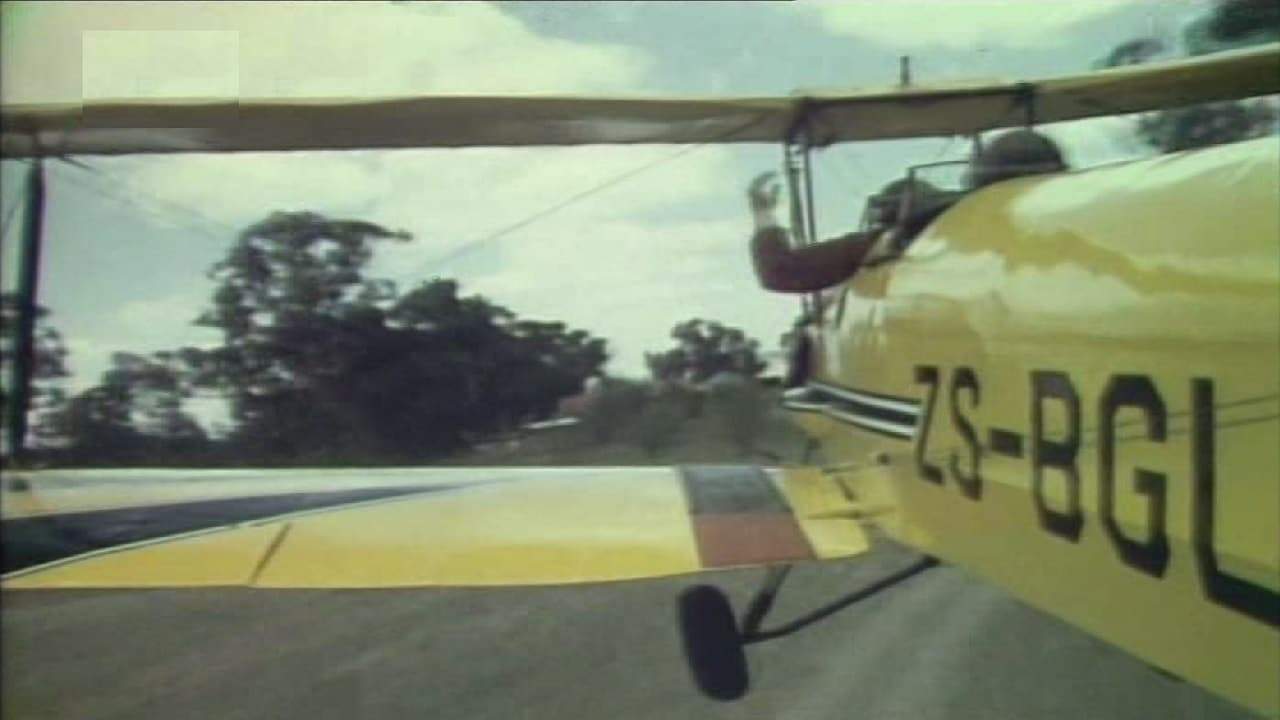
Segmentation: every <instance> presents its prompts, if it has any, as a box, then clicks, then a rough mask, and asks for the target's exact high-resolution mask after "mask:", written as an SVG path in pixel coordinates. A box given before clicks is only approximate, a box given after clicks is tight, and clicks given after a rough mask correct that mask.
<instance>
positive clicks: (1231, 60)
mask: <svg viewBox="0 0 1280 720" xmlns="http://www.w3.org/2000/svg"><path fill="white" fill-rule="evenodd" d="M1277 92H1280V43H1271V44H1268V45H1264V46H1259V47H1257V48H1251V49H1246V50H1239V51H1233V52H1224V53H1218V54H1214V55H1210V56H1203V57H1199V58H1193V59H1187V60H1179V61H1173V62H1167V63H1159V64H1150V65H1140V66H1129V67H1123V68H1114V69H1110V70H1104V71H1098V72H1092V73H1087V74H1081V75H1071V76H1062V77H1056V78H1048V79H1043V80H1038V81H1031V82H970V83H957V84H953V85H935V86H914V85H913V86H909V87H894V88H889V89H880V90H870V91H849V90H837V91H811V92H800V93H796V94H794V95H792V96H790V97H758V98H697V97H587V96H581V97H573V96H568V97H563V96H560V97H558V96H507V97H503V96H419V97H400V98H381V99H379V98H358V99H357V98H333V99H271V98H253V99H250V98H207V99H171V98H165V99H161V98H130V99H120V100H110V101H107V100H103V101H97V100H95V101H92V102H87V103H65V104H51V105H17V104H14V105H5V106H3V108H0V126H2V130H3V132H2V136H0V154H3V155H4V156H5V157H10V158H19V157H31V156H37V155H79V154H83V155H113V154H126V153H175V152H237V151H289V150H343V149H375V148H429V147H438V148H449V147H470V146H530V145H591V144H634V143H731V142H779V141H782V140H784V139H787V138H788V136H789V135H790V134H791V133H792V132H793V131H794V130H795V129H796V128H798V127H801V126H802V125H803V126H806V127H808V128H809V131H810V133H811V137H812V140H813V142H814V143H815V144H819V145H825V144H828V143H833V142H843V141H852V140H876V139H889V138H911V137H929V136H945V135H960V134H971V133H974V132H979V131H985V130H992V129H997V128H1002V127H1013V126H1018V125H1022V124H1025V123H1027V122H1028V121H1033V122H1036V123H1049V122H1058V121H1063V120H1074V119H1079V118H1086V117H1094V116H1099V115H1115V114H1122V113H1131V112H1141V111H1146V110H1152V109H1157V108H1165V107H1175V106H1181V105H1189V104H1195V103H1201V102H1212V101H1217V100H1226V99H1233V98H1242V97H1253V96H1258V95H1267V94H1274V93H1277Z"/></svg>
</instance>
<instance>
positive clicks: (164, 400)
mask: <svg viewBox="0 0 1280 720" xmlns="http://www.w3.org/2000/svg"><path fill="white" fill-rule="evenodd" d="M111 363H112V366H111V369H109V370H107V371H106V372H105V373H103V375H102V381H101V383H100V384H99V385H97V386H95V387H93V388H90V389H89V390H86V391H84V392H82V393H79V394H77V395H76V396H75V397H73V398H71V399H70V400H68V401H67V402H66V403H65V404H64V405H62V406H61V407H59V408H58V409H56V410H54V411H51V412H50V413H48V414H47V415H46V416H45V417H44V418H43V419H42V422H41V424H40V426H39V427H38V429H37V433H38V435H39V436H40V437H41V439H42V440H44V441H46V442H48V443H50V444H54V445H58V446H63V447H64V453H65V455H66V456H67V457H68V458H70V459H71V460H72V461H74V462H94V463H98V464H126V463H127V464H152V463H154V462H159V461H162V460H164V459H172V458H175V457H184V458H186V457H193V456H202V455H203V454H205V453H207V451H208V438H207V437H206V436H205V432H204V430H203V429H202V428H201V427H200V425H199V424H198V423H197V422H196V421H195V420H194V419H193V418H192V417H191V416H190V415H188V414H187V413H185V412H183V410H182V403H183V400H185V399H186V398H188V397H190V396H191V393H192V390H191V387H190V385H189V383H188V382H187V380H186V375H187V374H186V372H185V367H184V365H183V363H182V360H181V355H180V354H179V353H169V352H161V353H156V354H155V355H152V356H150V357H146V356H142V355H135V354H131V353H116V354H115V355H113V356H112V358H111Z"/></svg>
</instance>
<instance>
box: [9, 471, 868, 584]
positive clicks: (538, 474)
mask: <svg viewBox="0 0 1280 720" xmlns="http://www.w3.org/2000/svg"><path fill="white" fill-rule="evenodd" d="M179 475H182V474H181V473H172V472H171V473H170V475H169V476H167V477H166V476H165V475H164V473H163V472H161V473H159V474H158V476H157V472H156V471H151V472H147V471H140V472H132V473H126V472H124V471H120V472H117V473H115V474H112V475H109V476H107V475H104V474H102V473H99V474H98V476H97V477H96V478H95V477H92V476H91V477H88V478H86V477H85V475H84V474H83V473H80V474H77V473H70V474H67V473H64V474H62V475H58V474H56V473H34V474H32V475H30V476H28V477H26V478H24V482H23V484H22V485H21V486H19V487H23V488H24V489H20V490H14V489H12V488H10V489H7V490H6V492H5V501H6V502H5V503H4V508H5V517H4V522H3V534H4V538H3V539H4V570H5V573H4V575H3V578H2V582H0V584H2V586H3V588H4V589H36V588H109V587H115V588H123V587H183V586H256V587H275V588H376V587H413V586H491V585H541V584H562V583H579V582H606V581H615V580H630V579H637V578H646V577H657V576H665V575H678V574H682V573H692V572H698V571H701V570H707V569H715V568H728V567H744V566H753V565H770V564H776V563H790V562H797V561H804V560H825V559H834V558H841V557H848V556H852V555H857V554H860V553H862V552H864V551H866V550H867V549H868V540H867V537H866V535H865V533H864V532H863V530H862V528H861V527H860V525H859V524H858V523H857V522H854V521H852V520H851V519H850V514H849V510H850V508H851V505H850V501H849V500H848V498H847V497H846V496H845V495H842V493H841V491H840V488H839V486H838V485H836V484H834V483H832V482H831V481H830V480H828V479H827V478H826V477H825V476H824V475H822V474H821V473H820V472H818V471H815V470H777V471H769V470H764V469H761V468H757V467H750V466H689V467H680V468H575V469H566V468H529V469H512V468H495V469H485V468H474V469H472V468H468V469H448V470H391V471H387V470H368V471H312V472H307V471H283V472H282V471H253V472H251V473H245V472H241V473H239V474H237V473H225V472H224V473H222V474H221V475H218V474H209V473H197V472H189V473H186V474H185V476H183V477H179Z"/></svg>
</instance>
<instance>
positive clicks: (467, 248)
mask: <svg viewBox="0 0 1280 720" xmlns="http://www.w3.org/2000/svg"><path fill="white" fill-rule="evenodd" d="M765 117H766V116H765V115H763V114H762V115H759V116H757V117H755V118H752V119H751V120H750V121H748V122H747V123H745V124H743V125H741V126H739V127H735V128H733V129H732V130H730V131H729V132H726V133H724V134H722V135H720V136H717V137H715V138H712V139H710V140H703V141H702V142H698V143H694V144H692V145H686V146H685V147H683V148H681V149H680V150H678V151H676V152H673V153H671V154H669V155H665V156H663V157H660V158H657V159H656V160H650V161H648V162H645V163H642V164H640V165H638V166H636V167H634V168H631V169H629V170H626V171H623V172H621V173H619V174H617V175H614V176H613V177H610V178H607V179H605V180H604V181H602V182H600V183H597V184H595V185H592V186H590V187H588V188H586V189H584V190H582V191H580V192H577V193H575V194H573V195H571V196H569V197H568V198H565V199H564V200H561V201H560V202H558V203H555V204H554V205H551V206H549V207H546V208H543V209H542V210H539V211H538V212H535V213H533V214H532V215H529V216H527V217H525V218H524V219H522V220H519V221H517V222H514V223H512V224H510V225H507V226H504V227H502V228H499V229H498V230H495V231H493V232H490V233H487V234H485V235H482V236H480V237H478V238H476V239H474V240H469V241H467V242H465V243H463V244H462V245H460V246H459V247H457V248H455V249H453V250H452V251H450V252H447V253H445V254H444V255H442V256H440V257H438V258H434V259H431V260H428V261H426V262H424V263H422V264H420V265H419V266H417V267H416V268H414V269H413V270H411V271H409V272H406V273H401V274H399V275H393V276H391V279H393V280H401V281H409V280H411V279H413V278H414V277H421V276H422V274H423V273H424V271H426V270H428V269H429V268H431V267H437V268H438V267H440V266H442V265H445V264H447V263H449V262H452V261H454V260H457V259H458V258H460V257H462V256H464V255H467V254H469V253H471V252H473V251H474V250H476V249H477V248H479V247H480V246H482V245H485V244H488V243H491V242H493V241H495V240H498V239H500V238H502V237H504V236H506V235H509V234H511V233H512V232H515V231H516V230H519V229H521V228H524V227H527V226H529V225H532V224H533V223H535V222H537V221H538V220H541V219H543V218H545V217H547V216H548V215H551V214H553V213H555V212H557V211H559V210H563V209H564V208H566V207H569V206H570V205H573V204H575V203H578V202H580V201H582V200H584V199H586V198H588V197H590V196H592V195H595V194H597V193H600V192H603V191H604V190H607V189H609V188H611V187H613V186H615V185H618V184H620V183H622V182H625V181H627V180H629V179H631V178H633V177H635V176H637V175H640V174H642V173H644V172H647V171H649V170H652V169H654V168H656V167H659V166H661V165H665V164H666V163H669V162H672V161H674V160H677V159H679V158H681V157H684V156H686V155H690V154H692V153H694V152H697V151H699V150H702V149H705V148H706V147H708V146H710V145H714V144H716V143H718V142H722V141H724V140H727V139H728V138H731V137H733V136H734V135H737V134H738V133H741V132H743V131H745V130H747V129H748V128H750V127H751V126H753V125H755V124H757V123H759V122H760V121H761V120H763V119H764V118H765Z"/></svg>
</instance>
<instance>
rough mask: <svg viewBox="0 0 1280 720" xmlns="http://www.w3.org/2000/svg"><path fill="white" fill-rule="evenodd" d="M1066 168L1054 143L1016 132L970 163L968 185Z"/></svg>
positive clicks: (977, 154) (990, 145) (1002, 137)
mask: <svg viewBox="0 0 1280 720" xmlns="http://www.w3.org/2000/svg"><path fill="white" fill-rule="evenodd" d="M1066 168H1067V163H1066V162H1065V161H1064V160H1063V159H1062V152H1061V151H1060V150H1058V146H1057V145H1056V144H1054V142H1053V141H1052V140H1050V139H1049V138H1047V137H1045V136H1044V135H1041V134H1040V133H1038V132H1036V131H1034V130H1026V129H1022V130H1013V131H1010V132H1007V133H1004V134H1003V135H1000V136H999V137H997V138H996V139H994V140H992V141H991V142H989V143H987V144H986V145H985V146H983V147H982V148H981V149H980V150H979V151H978V152H975V153H974V156H973V159H972V160H970V161H969V186H970V187H972V188H974V189H977V188H980V187H985V186H987V185H990V184H991V183H995V182H1000V181H1001V180H1008V179H1010V178H1015V177H1022V176H1023V175H1037V174H1040V173H1051V172H1059V171H1061V170H1065V169H1066Z"/></svg>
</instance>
